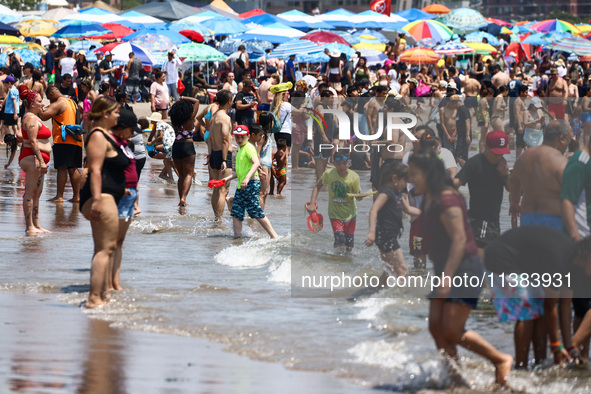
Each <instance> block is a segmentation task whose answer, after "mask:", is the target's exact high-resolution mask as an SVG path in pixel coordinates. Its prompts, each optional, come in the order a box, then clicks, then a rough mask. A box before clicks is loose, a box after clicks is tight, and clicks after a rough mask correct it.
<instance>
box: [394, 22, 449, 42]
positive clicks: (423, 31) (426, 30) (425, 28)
mask: <svg viewBox="0 0 591 394" xmlns="http://www.w3.org/2000/svg"><path fill="white" fill-rule="evenodd" d="M402 30H404V31H405V32H407V33H408V34H409V35H411V36H413V37H414V39H415V40H417V41H419V40H422V39H425V38H432V39H434V40H436V41H441V42H445V41H447V40H449V39H450V38H451V36H452V35H453V32H452V31H451V30H450V29H449V28H448V27H447V26H445V25H444V24H443V23H441V22H438V21H435V20H432V19H424V20H418V21H415V22H410V23H409V24H407V25H405V26H404V27H403V28H402Z"/></svg>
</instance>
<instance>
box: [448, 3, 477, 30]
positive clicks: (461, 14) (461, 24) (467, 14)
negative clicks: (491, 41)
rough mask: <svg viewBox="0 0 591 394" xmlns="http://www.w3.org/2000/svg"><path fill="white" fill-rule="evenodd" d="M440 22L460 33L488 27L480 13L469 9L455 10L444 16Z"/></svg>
mask: <svg viewBox="0 0 591 394" xmlns="http://www.w3.org/2000/svg"><path fill="white" fill-rule="evenodd" d="M440 20H441V22H442V23H443V24H444V25H446V26H447V27H450V28H453V29H454V30H461V31H470V30H476V29H479V28H481V27H484V26H486V25H488V22H487V20H486V19H484V16H482V14H481V13H480V12H478V11H476V10H473V9H470V8H458V9H455V10H453V11H452V12H450V13H449V14H445V15H444V16H443V17H442V18H441V19H440Z"/></svg>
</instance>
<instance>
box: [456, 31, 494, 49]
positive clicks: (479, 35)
mask: <svg viewBox="0 0 591 394" xmlns="http://www.w3.org/2000/svg"><path fill="white" fill-rule="evenodd" d="M483 38H486V40H487V41H488V43H489V44H490V45H492V46H498V45H501V43H500V42H499V39H498V38H497V37H495V36H493V35H492V34H490V33H487V32H485V31H475V32H473V33H470V34H468V35H467V36H466V40H465V41H466V42H482V39H483Z"/></svg>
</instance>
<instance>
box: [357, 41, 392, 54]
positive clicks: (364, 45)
mask: <svg viewBox="0 0 591 394" xmlns="http://www.w3.org/2000/svg"><path fill="white" fill-rule="evenodd" d="M353 48H355V49H375V50H378V51H380V52H384V51H385V50H386V44H384V43H381V42H367V41H366V42H360V43H358V44H355V45H353Z"/></svg>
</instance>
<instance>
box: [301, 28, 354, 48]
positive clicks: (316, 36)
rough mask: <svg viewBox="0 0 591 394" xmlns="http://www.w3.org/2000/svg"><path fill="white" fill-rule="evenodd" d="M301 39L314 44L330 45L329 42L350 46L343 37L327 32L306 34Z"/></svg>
mask: <svg viewBox="0 0 591 394" xmlns="http://www.w3.org/2000/svg"><path fill="white" fill-rule="evenodd" d="M301 39H303V40H309V41H312V42H315V43H316V44H330V43H331V42H336V43H340V44H344V45H349V46H350V45H351V44H349V42H347V41H346V40H345V39H344V38H343V37H341V36H339V35H338V34H336V33H332V32H329V31H319V32H315V33H308V34H306V35H305V36H303V37H301Z"/></svg>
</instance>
